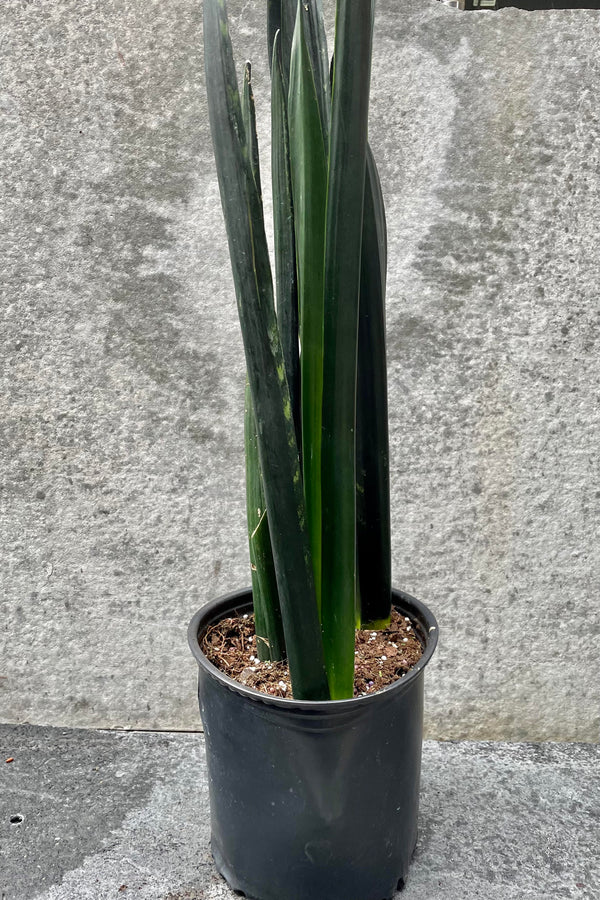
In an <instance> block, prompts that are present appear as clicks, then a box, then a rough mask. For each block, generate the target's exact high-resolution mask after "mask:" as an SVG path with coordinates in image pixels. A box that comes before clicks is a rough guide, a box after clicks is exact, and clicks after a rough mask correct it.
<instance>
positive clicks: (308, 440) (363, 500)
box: [189, 0, 437, 900]
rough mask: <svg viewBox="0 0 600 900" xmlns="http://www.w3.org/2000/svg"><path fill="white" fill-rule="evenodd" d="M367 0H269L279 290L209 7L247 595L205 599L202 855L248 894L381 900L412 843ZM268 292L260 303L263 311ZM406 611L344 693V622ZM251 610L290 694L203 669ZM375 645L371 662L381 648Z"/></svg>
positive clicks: (247, 95)
mask: <svg viewBox="0 0 600 900" xmlns="http://www.w3.org/2000/svg"><path fill="white" fill-rule="evenodd" d="M373 19H374V0H360V2H357V0H338V2H337V8H336V23H335V47H334V54H333V58H332V62H331V66H330V60H329V55H328V50H327V43H326V38H325V28H324V24H323V15H322V8H321V0H301V2H297V0H268V3H267V36H268V42H267V44H268V50H269V58H270V61H271V111H272V117H271V120H272V135H271V138H272V160H271V171H272V185H273V218H274V233H275V276H276V277H275V284H276V290H274V288H273V279H272V273H271V264H270V260H269V252H268V248H267V241H266V237H265V224H264V217H263V208H262V193H261V172H260V167H259V155H258V142H257V135H256V123H255V114H254V100H253V94H252V81H251V69H250V65H249V64H247V65H246V69H245V75H244V84H243V89H242V91H241V94H240V91H239V90H238V82H237V77H236V69H235V63H234V59H233V52H232V47H231V41H230V37H229V29H228V22H227V11H226V3H225V0H205V2H204V48H205V67H206V82H207V93H208V104H209V113H210V122H211V131H212V137H213V144H214V151H215V160H216V164H217V173H218V178H219V186H220V191H221V199H222V205H223V212H224V217H225V223H226V228H227V235H228V240H229V249H230V256H231V263H232V269H233V278H234V284H235V291H236V297H237V304H238V312H239V317H240V323H241V329H242V336H243V341H244V351H245V357H246V365H247V387H246V421H245V431H246V483H247V508H248V531H249V543H250V560H251V571H252V590H251V591H250V590H245V591H238V592H236V593H233V594H230V595H228V596H227V597H223V598H219V599H218V600H215V601H213V602H211V603H209V604H208V605H207V606H205V607H203V608H202V609H201V610H200V611H199V612H198V613H197V614H196V615H195V616H194V618H193V619H192V622H191V623H190V628H189V640H190V646H191V649H192V652H193V653H194V656H195V657H196V660H197V661H198V664H199V701H200V712H201V716H202V720H203V723H204V729H205V734H206V747H207V761H208V772H209V788H210V799H211V847H212V852H213V856H214V858H215V861H216V864H217V867H218V868H219V870H220V871H221V873H222V874H223V875H224V876H225V878H226V879H227V880H228V881H229V883H230V885H231V886H232V887H233V888H234V889H235V890H236V891H238V892H240V893H244V894H245V895H246V896H248V897H254V898H258V900H308V898H319V900H338V898H339V900H348V898H352V900H383V898H387V897H391V896H392V894H393V893H394V891H395V889H396V887H397V885H398V883H399V882H401V881H402V880H403V879H404V878H405V876H406V873H407V869H408V864H409V861H410V857H411V854H412V851H413V849H414V846H415V842H416V828H417V807H418V790H419V774H420V759H421V743H422V705H423V670H424V667H425V665H426V664H427V662H428V660H429V659H430V658H431V655H432V654H433V651H434V649H435V644H436V640H437V626H436V623H435V619H434V617H433V616H432V614H431V613H430V612H429V610H428V609H427V608H426V607H425V606H423V604H421V603H419V602H418V601H417V600H415V599H414V598H412V597H409V596H408V595H407V594H404V593H403V592H401V591H395V590H393V589H392V588H391V552H390V514H389V473H388V424H387V388H386V357H385V310H384V297H385V277H386V276H385V271H386V225H385V214H384V207H383V199H382V194H381V188H380V183H379V178H378V174H377V168H376V165H375V161H374V158H373V154H372V153H371V150H370V148H369V146H368V142H367V124H368V98H369V83H370V67H371V51H372V34H373ZM274 295H276V304H275V299H274ZM392 609H396V610H398V611H399V612H400V613H401V615H402V617H403V618H404V617H405V618H406V620H407V621H410V627H411V628H412V629H413V630H414V632H415V633H416V634H417V635H418V637H419V641H420V645H421V649H422V656H421V659H420V660H419V662H418V663H417V664H416V665H415V666H414V667H413V668H412V669H411V670H410V671H409V672H408V673H407V674H406V675H405V676H404V677H403V678H401V679H398V680H396V681H395V682H393V683H391V684H389V685H388V686H386V687H384V688H382V689H381V690H378V691H375V692H374V693H369V694H366V695H363V696H356V697H355V696H353V693H354V659H355V635H356V629H357V626H360V627H362V628H365V627H368V628H371V629H373V636H375V635H376V633H377V630H378V629H385V628H386V627H387V626H389V623H390V615H391V611H392ZM252 610H253V612H254V620H255V629H256V647H257V651H256V652H257V653H258V656H259V658H260V660H262V661H276V660H280V659H282V658H285V660H286V661H287V664H288V666H289V672H290V678H291V686H292V691H293V699H288V698H287V697H283V698H282V697H273V696H269V695H266V694H264V693H259V692H258V691H256V690H254V689H252V688H251V687H248V686H244V685H243V684H240V683H239V682H237V681H235V680H233V679H232V678H230V677H228V675H227V674H224V673H223V672H221V671H219V670H218V669H217V668H216V667H215V666H214V665H213V664H211V663H210V662H209V661H208V659H207V658H206V655H205V654H204V653H203V651H202V649H201V646H200V644H201V641H202V639H203V636H204V635H205V634H206V632H207V630H208V629H209V628H210V627H212V626H213V625H214V623H217V622H219V621H220V620H222V619H224V618H226V617H230V616H233V615H246V616H247V615H248V614H249V613H250V612H251V611H252ZM383 658H385V657H383Z"/></svg>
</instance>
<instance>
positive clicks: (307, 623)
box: [204, 0, 329, 700]
mask: <svg viewBox="0 0 600 900" xmlns="http://www.w3.org/2000/svg"><path fill="white" fill-rule="evenodd" d="M204 51H205V52H204V56H205V68H206V83H207V92H208V107H209V116H210V123H211V131H212V137H213V144H214V150H215V159H216V163H217V174H218V177H219V187H220V191H221V201H222V206H223V213H224V217H225V223H226V228H227V236H228V240H229V249H230V256H231V262H232V269H233V279H234V284H235V289H236V296H237V302H238V312H239V316H240V323H241V326H242V336H243V339H244V351H245V355H246V366H247V370H248V380H249V382H250V390H251V394H252V402H253V406H254V413H255V416H256V431H257V436H258V452H259V460H260V466H261V471H262V473H263V485H264V491H265V500H266V506H267V512H268V517H269V526H270V532H271V540H272V543H273V556H274V559H275V567H276V575H277V585H278V589H279V597H280V603H281V612H282V617H283V627H284V633H285V641H286V646H287V648H288V661H289V665H290V675H291V679H292V690H293V692H294V695H295V696H297V697H299V698H300V697H301V698H305V699H314V700H318V699H326V698H327V697H328V695H329V691H328V687H327V679H326V674H325V670H324V664H323V654H322V643H321V637H320V625H319V618H318V610H317V603H316V597H315V590H314V582H313V575H312V566H311V560H310V550H309V546H308V540H307V535H306V527H305V522H304V511H303V497H302V479H301V475H300V464H299V459H298V451H297V446H296V440H295V435H294V425H293V420H292V411H291V405H290V399H289V392H288V388H287V382H286V378H285V367H284V362H283V354H282V351H281V345H280V341H279V334H278V329H277V321H276V317H275V308H274V302H273V287H272V280H271V269H270V263H269V255H268V248H267V241H266V236H265V231H264V221H263V215H262V203H261V200H260V195H259V193H258V190H257V187H256V183H255V180H254V175H253V172H252V167H251V164H250V155H249V149H248V143H247V138H246V133H245V129H244V123H243V118H242V108H241V102H240V96H239V91H238V85H237V77H236V73H235V64H234V61H233V53H232V49H231V40H230V37H229V28H228V22H227V10H226V4H225V0H205V3H204Z"/></svg>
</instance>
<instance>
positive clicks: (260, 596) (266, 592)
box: [244, 381, 285, 660]
mask: <svg viewBox="0 0 600 900" xmlns="http://www.w3.org/2000/svg"><path fill="white" fill-rule="evenodd" d="M244 433H245V445H246V510H247V519H248V545H249V549H250V570H251V573H252V604H253V606H254V628H255V632H256V647H257V650H258V658H259V659H262V660H278V659H283V657H284V652H285V640H284V637H283V622H282V620H281V608H280V606H279V594H278V591H277V577H276V575H275V564H274V562H273V550H272V546H271V535H270V531H269V518H268V515H267V507H266V503H265V492H264V490H263V483H262V475H261V471H260V463H259V459H258V436H257V433H256V417H255V415H254V407H253V405H252V395H251V393H250V385H249V383H248V381H246V403H245V416H244Z"/></svg>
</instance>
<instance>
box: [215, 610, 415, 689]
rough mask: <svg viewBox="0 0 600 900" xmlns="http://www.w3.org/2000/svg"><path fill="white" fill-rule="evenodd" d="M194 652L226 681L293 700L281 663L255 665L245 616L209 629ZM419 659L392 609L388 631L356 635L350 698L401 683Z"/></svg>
mask: <svg viewBox="0 0 600 900" xmlns="http://www.w3.org/2000/svg"><path fill="white" fill-rule="evenodd" d="M200 647H201V649H202V652H203V653H204V655H205V656H206V658H207V659H208V660H209V661H210V662H211V663H212V664H213V665H214V666H216V667H217V668H218V669H220V671H221V672H223V673H224V674H225V675H229V677H230V678H233V679H235V680H236V681H239V682H240V683H241V684H245V685H247V686H248V687H252V688H254V689H255V690H257V691H262V692H263V693H264V694H270V695H271V696H273V697H287V698H293V694H292V684H291V681H290V673H289V669H288V667H287V663H286V662H261V661H260V660H259V659H258V654H257V650H256V635H255V633H254V616H253V615H252V614H251V613H247V614H245V615H243V616H237V617H234V618H228V619H221V621H220V622H217V623H216V624H214V625H211V626H210V627H209V628H208V629H207V630H206V631H205V633H204V635H203V636H202V638H201V639H200ZM422 655H423V647H422V645H421V641H420V640H419V638H418V636H417V635H416V634H415V631H414V626H413V624H412V622H411V621H410V619H409V618H408V617H407V616H406V617H405V616H401V615H399V613H398V612H396V610H395V609H394V610H392V619H391V623H390V627H389V628H386V629H385V630H382V631H370V630H358V631H357V632H356V642H355V657H354V659H355V671H354V696H355V697H361V696H363V695H364V694H372V693H374V691H377V690H379V689H380V688H383V687H386V686H387V685H389V684H392V683H393V682H394V681H397V680H398V678H402V676H403V675H406V673H407V672H408V671H409V670H410V669H411V668H412V667H413V666H414V665H415V663H417V662H418V661H419V660H420V658H421V656H422Z"/></svg>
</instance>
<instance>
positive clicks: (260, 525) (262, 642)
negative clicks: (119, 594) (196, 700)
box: [242, 62, 285, 660]
mask: <svg viewBox="0 0 600 900" xmlns="http://www.w3.org/2000/svg"><path fill="white" fill-rule="evenodd" d="M242 119H243V122H244V129H245V132H246V141H247V145H248V150H249V156H250V165H251V167H252V175H253V177H254V184H255V186H256V190H257V191H258V193H259V194H260V193H261V186H260V164H259V155H258V134H257V132H256V110H255V106H254V94H253V91H252V69H251V66H250V63H249V62H248V63H246V68H245V71H244V88H243V91H242ZM244 437H245V449H246V453H245V457H246V509H247V521H248V544H249V550H250V569H251V572H252V601H253V605H254V625H255V631H256V646H257V650H258V656H259V659H262V660H279V659H282V658H283V656H284V648H285V642H284V637H283V623H282V621H281V609H280V606H279V594H278V591H277V578H276V576H275V564H274V561H273V551H272V547H271V535H270V531H269V518H268V516H267V508H266V503H265V492H264V489H263V483H262V473H261V471H260V461H259V456H258V436H257V433H256V417H255V415H254V406H253V404H252V395H251V392H250V384H249V382H248V380H246V401H245V417H244Z"/></svg>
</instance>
